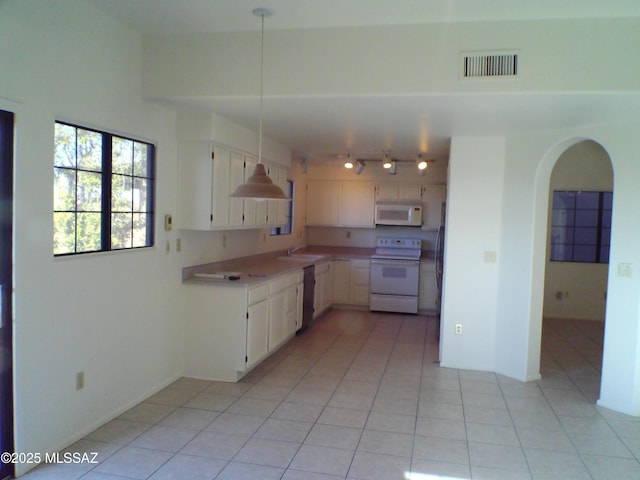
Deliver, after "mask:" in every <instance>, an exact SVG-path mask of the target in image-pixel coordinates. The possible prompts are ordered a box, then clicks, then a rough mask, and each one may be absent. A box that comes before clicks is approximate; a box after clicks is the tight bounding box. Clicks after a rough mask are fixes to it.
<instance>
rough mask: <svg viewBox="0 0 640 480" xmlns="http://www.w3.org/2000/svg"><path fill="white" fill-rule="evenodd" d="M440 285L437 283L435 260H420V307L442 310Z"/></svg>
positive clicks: (435, 310) (432, 310) (431, 310)
mask: <svg viewBox="0 0 640 480" xmlns="http://www.w3.org/2000/svg"><path fill="white" fill-rule="evenodd" d="M439 302H440V300H439V298H438V285H437V283H436V264H435V262H420V292H419V294H418V308H419V309H420V310H425V311H428V312H434V313H435V312H438V311H439V310H440V304H439Z"/></svg>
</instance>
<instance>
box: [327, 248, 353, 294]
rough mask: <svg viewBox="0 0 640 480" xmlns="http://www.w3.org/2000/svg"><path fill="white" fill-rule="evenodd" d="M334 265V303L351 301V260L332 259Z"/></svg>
mask: <svg viewBox="0 0 640 480" xmlns="http://www.w3.org/2000/svg"><path fill="white" fill-rule="evenodd" d="M331 263H332V267H333V299H332V301H333V303H351V261H350V260H349V259H340V258H338V259H335V260H332V262H331Z"/></svg>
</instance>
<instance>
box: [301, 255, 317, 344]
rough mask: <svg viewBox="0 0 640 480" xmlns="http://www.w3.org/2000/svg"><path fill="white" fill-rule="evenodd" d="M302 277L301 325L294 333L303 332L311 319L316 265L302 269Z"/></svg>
mask: <svg viewBox="0 0 640 480" xmlns="http://www.w3.org/2000/svg"><path fill="white" fill-rule="evenodd" d="M303 272H304V276H303V277H302V278H303V279H302V326H301V327H300V330H298V331H297V332H296V333H298V334H300V333H302V332H304V331H305V330H306V329H307V327H308V326H309V324H310V323H311V320H313V300H314V291H315V286H316V266H315V265H309V266H308V267H305V268H304V269H303Z"/></svg>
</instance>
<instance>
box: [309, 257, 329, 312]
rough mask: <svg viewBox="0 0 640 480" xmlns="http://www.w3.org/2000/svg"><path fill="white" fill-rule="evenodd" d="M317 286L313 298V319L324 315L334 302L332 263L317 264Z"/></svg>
mask: <svg viewBox="0 0 640 480" xmlns="http://www.w3.org/2000/svg"><path fill="white" fill-rule="evenodd" d="M315 280H316V286H315V290H314V298H313V318H317V317H319V316H320V315H322V314H323V313H324V312H325V311H326V310H327V309H328V308H329V307H330V306H331V303H332V301H333V299H332V297H333V288H332V281H333V278H332V276H331V262H330V261H329V260H327V261H325V262H320V263H316V271H315Z"/></svg>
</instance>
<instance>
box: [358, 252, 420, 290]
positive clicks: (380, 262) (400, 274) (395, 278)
mask: <svg viewBox="0 0 640 480" xmlns="http://www.w3.org/2000/svg"><path fill="white" fill-rule="evenodd" d="M419 275H420V262H419V261H415V260H395V259H387V258H385V259H379V258H372V259H371V277H370V286H369V288H370V291H371V293H379V294H383V295H405V296H417V295H418V278H419Z"/></svg>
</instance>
